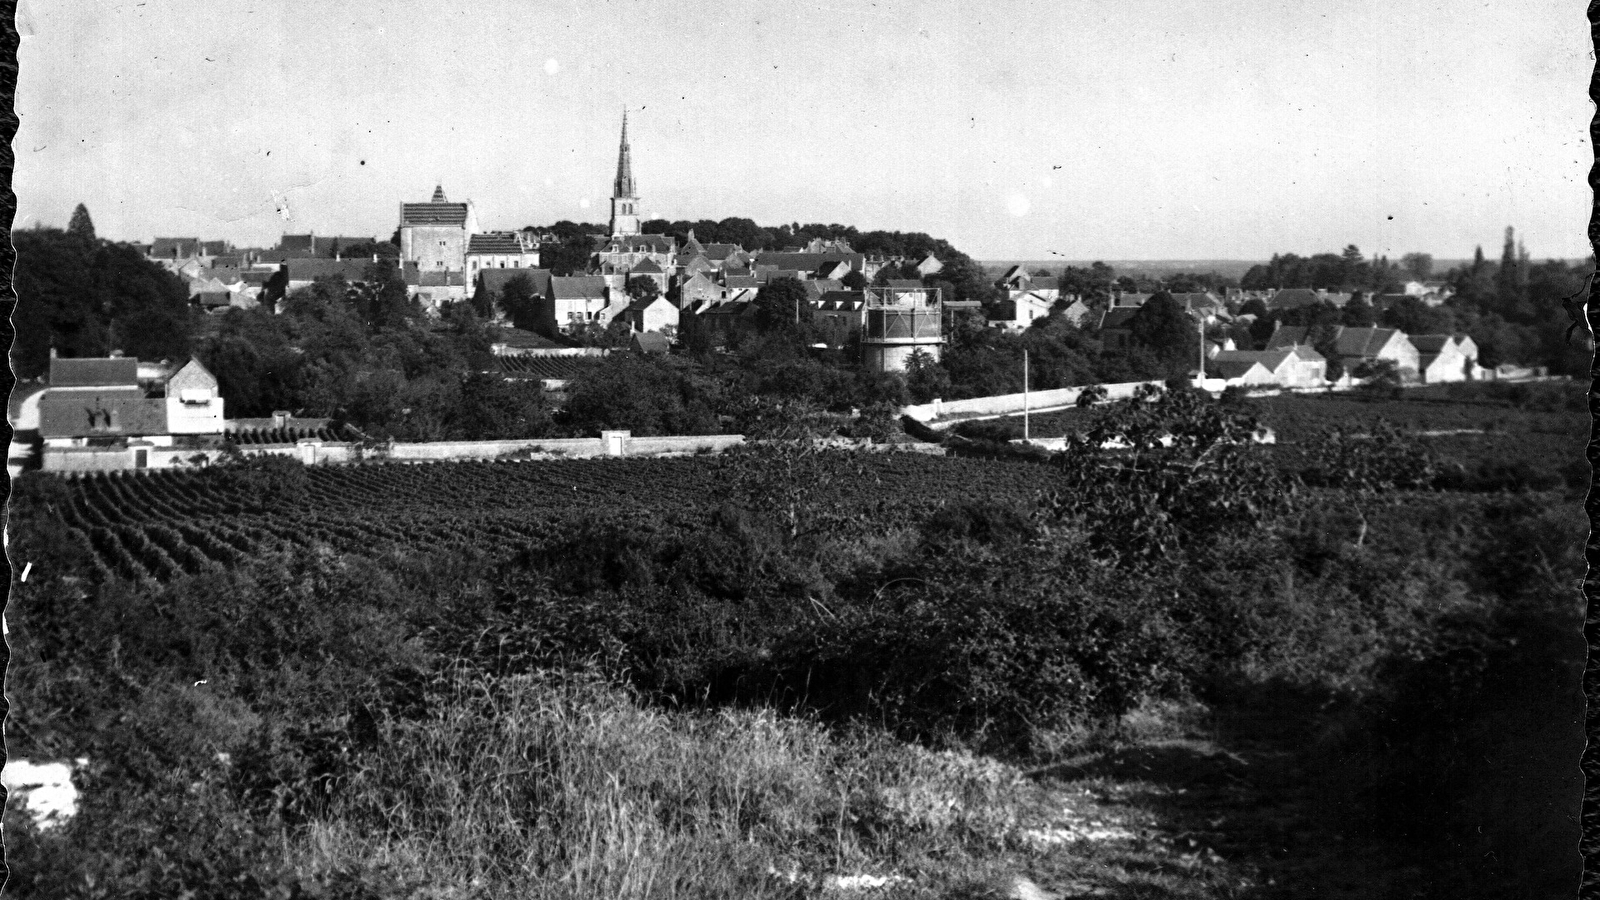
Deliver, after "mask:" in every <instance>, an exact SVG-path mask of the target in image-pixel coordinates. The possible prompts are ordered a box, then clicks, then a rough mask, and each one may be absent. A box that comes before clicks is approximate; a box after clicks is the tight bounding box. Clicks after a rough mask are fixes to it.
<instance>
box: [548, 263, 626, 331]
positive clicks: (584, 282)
mask: <svg viewBox="0 0 1600 900" xmlns="http://www.w3.org/2000/svg"><path fill="white" fill-rule="evenodd" d="M609 296H610V292H609V289H608V288H607V287H606V280H605V278H603V277H601V276H599V275H575V276H571V277H567V278H561V277H551V279H550V287H549V292H548V294H547V296H546V300H545V303H544V304H543V305H542V308H541V310H540V316H539V322H538V326H539V330H541V331H543V332H545V333H546V334H551V335H554V334H556V333H559V332H564V331H575V330H577V329H580V328H583V327H585V326H586V325H588V324H589V323H590V322H595V321H599V322H600V323H601V324H602V325H604V324H607V322H608V321H609V320H605V321H602V319H603V314H604V313H605V311H606V307H607V306H608V299H609Z"/></svg>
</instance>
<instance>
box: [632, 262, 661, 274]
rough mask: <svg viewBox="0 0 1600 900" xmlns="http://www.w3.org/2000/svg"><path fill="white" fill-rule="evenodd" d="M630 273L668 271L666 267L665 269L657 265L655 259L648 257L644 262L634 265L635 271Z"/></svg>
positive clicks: (659, 272)
mask: <svg viewBox="0 0 1600 900" xmlns="http://www.w3.org/2000/svg"><path fill="white" fill-rule="evenodd" d="M628 274H630V275H665V274H667V273H666V270H665V269H663V268H661V267H660V266H658V265H656V263H655V260H653V259H647V260H645V261H644V262H641V263H639V264H638V265H637V266H634V267H633V271H632V272H630V273H628Z"/></svg>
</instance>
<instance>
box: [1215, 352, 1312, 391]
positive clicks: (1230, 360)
mask: <svg viewBox="0 0 1600 900" xmlns="http://www.w3.org/2000/svg"><path fill="white" fill-rule="evenodd" d="M1258 369H1259V372H1257V370H1258ZM1206 374H1208V375H1210V376H1212V377H1214V378H1225V379H1228V383H1230V384H1244V385H1257V384H1261V385H1265V384H1272V385H1277V386H1278V387H1287V388H1317V387H1323V386H1325V385H1326V384H1327V374H1328V361H1327V360H1326V359H1325V358H1323V356H1322V354H1320V353H1318V352H1317V351H1315V350H1313V349H1311V348H1310V347H1306V346H1295V347H1287V348H1283V349H1279V350H1219V351H1217V352H1216V353H1214V354H1211V356H1210V358H1209V359H1207V360H1206Z"/></svg>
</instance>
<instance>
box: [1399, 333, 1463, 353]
mask: <svg viewBox="0 0 1600 900" xmlns="http://www.w3.org/2000/svg"><path fill="white" fill-rule="evenodd" d="M1408 337H1410V338H1411V346H1413V347H1415V348H1417V352H1418V353H1422V354H1437V353H1443V352H1444V348H1445V347H1447V346H1449V345H1451V344H1454V343H1455V342H1456V338H1455V335H1453V334H1413V335H1408Z"/></svg>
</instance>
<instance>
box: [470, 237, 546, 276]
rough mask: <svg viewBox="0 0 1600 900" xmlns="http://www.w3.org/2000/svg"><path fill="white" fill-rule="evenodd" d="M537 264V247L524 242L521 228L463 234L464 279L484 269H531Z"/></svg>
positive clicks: (536, 266)
mask: <svg viewBox="0 0 1600 900" xmlns="http://www.w3.org/2000/svg"><path fill="white" fill-rule="evenodd" d="M538 266H539V247H538V245H537V244H534V245H532V246H530V245H528V244H527V243H525V242H524V238H523V236H522V233H521V232H517V231H491V232H485V233H483V234H474V235H470V236H469V237H468V238H467V252H466V271H467V280H468V281H472V280H474V279H476V278H477V275H478V273H479V272H481V271H483V270H484V269H534V268H538Z"/></svg>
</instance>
